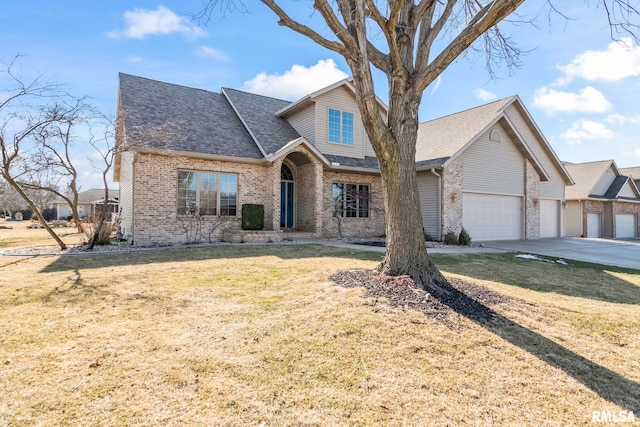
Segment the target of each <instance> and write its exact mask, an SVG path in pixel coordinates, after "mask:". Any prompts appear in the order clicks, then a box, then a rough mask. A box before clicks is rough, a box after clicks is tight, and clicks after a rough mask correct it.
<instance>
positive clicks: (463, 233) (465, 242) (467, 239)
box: [458, 227, 471, 246]
mask: <svg viewBox="0 0 640 427" xmlns="http://www.w3.org/2000/svg"><path fill="white" fill-rule="evenodd" d="M458 242H459V243H460V244H461V245H462V246H471V236H469V233H467V230H465V229H464V227H462V230H460V234H459V235H458Z"/></svg>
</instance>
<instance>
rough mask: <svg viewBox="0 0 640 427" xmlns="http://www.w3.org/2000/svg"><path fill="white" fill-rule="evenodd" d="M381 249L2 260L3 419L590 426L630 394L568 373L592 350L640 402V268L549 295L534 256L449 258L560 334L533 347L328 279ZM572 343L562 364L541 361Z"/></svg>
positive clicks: (444, 261) (544, 333) (455, 270)
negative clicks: (595, 292)
mask: <svg viewBox="0 0 640 427" xmlns="http://www.w3.org/2000/svg"><path fill="white" fill-rule="evenodd" d="M5 231H6V230H5ZM377 257H379V254H373V253H366V252H351V251H343V250H337V249H335V248H327V247H316V246H264V247H218V248H215V247H214V248H190V249H182V250H163V251H157V252H148V253H135V254H129V255H108V256H75V257H47V258H42V257H40V258H13V257H12V258H9V257H3V258H0V270H1V271H2V272H3V281H2V283H1V284H0V327H1V328H2V331H3V333H2V335H1V336H0V390H2V392H1V393H2V398H0V425H51V426H54V425H55V426H58V425H100V426H108V425H145V426H146V425H230V426H231V425H248V426H258V425H265V426H281V425H318V426H326V425H363V426H369V425H385V426H396V425H398V426H400V425H408V426H423V425H531V426H534V425H535V426H538V425H584V424H588V423H589V422H590V421H591V414H592V411H596V410H615V411H619V410H620V407H619V406H618V405H617V404H616V403H620V399H621V398H622V397H621V396H618V395H616V394H615V391H613V392H610V393H609V394H608V395H607V394H606V393H604V392H603V391H602V390H599V389H598V385H597V384H594V383H593V382H592V381H591V380H589V377H588V376H581V374H580V371H579V370H578V371H575V370H574V369H573V368H572V365H574V364H578V365H579V364H580V363H583V364H584V363H585V362H584V360H586V361H588V362H591V364H592V365H589V368H593V366H596V367H600V368H602V369H603V370H604V371H603V372H605V371H607V372H613V373H614V374H616V373H617V375H618V376H619V378H618V377H616V375H613V376H610V377H609V378H607V380H611V379H612V378H613V380H614V381H618V382H619V383H620V384H622V383H625V385H626V386H627V387H631V390H632V392H633V391H634V390H635V393H636V395H635V396H633V395H632V396H630V399H631V400H630V401H631V402H638V401H639V399H640V392H639V391H638V386H637V384H638V383H640V364H639V362H638V361H640V320H639V319H640V308H639V302H637V301H635V302H632V303H625V302H624V301H620V300H621V299H624V298H633V297H634V295H635V296H637V295H638V292H640V272H630V271H622V270H616V271H612V272H610V273H609V272H607V271H606V270H604V269H601V268H600V269H599V268H593V267H592V266H588V265H578V266H570V267H567V268H566V269H565V270H556V267H557V266H553V268H551V269H546V271H547V276H544V275H543V276H542V278H541V279H539V280H538V281H542V282H543V283H545V284H546V283H547V281H551V277H552V276H554V277H555V275H556V274H560V273H559V271H561V272H562V274H563V275H565V280H566V281H568V282H572V281H573V282H578V281H581V280H583V279H582V278H584V277H590V279H589V280H590V283H591V285H592V286H598V287H599V286H601V285H603V284H604V286H605V288H604V289H602V290H601V296H602V297H601V298H599V299H598V298H596V297H595V296H589V295H586V294H585V293H584V292H580V293H577V294H575V295H571V292H569V291H568V290H567V291H566V292H559V293H554V292H552V291H549V290H540V289H535V286H534V285H532V284H531V283H529V282H527V280H529V279H526V276H527V275H529V276H533V275H534V272H537V271H539V270H541V268H540V266H539V265H537V264H535V262H534V261H526V262H528V264H527V263H522V264H520V261H513V259H512V256H510V255H494V256H491V257H482V256H476V257H456V256H439V257H437V261H438V263H439V264H440V265H442V266H444V270H445V271H447V272H448V274H453V275H455V276H456V277H465V278H466V280H470V281H478V282H482V283H483V284H484V285H485V286H487V287H490V288H491V289H494V290H497V291H498V292H500V293H503V294H505V295H508V296H512V297H517V298H520V299H522V302H521V303H520V304H516V305H509V306H506V305H505V306H500V305H498V306H495V307H493V309H494V310H496V311H497V312H499V313H500V314H501V315H503V316H504V317H505V318H506V319H509V320H510V321H512V322H516V323H517V324H519V325H522V328H523V329H521V330H520V332H524V334H523V336H524V338H525V341H526V339H527V338H531V337H534V338H532V339H533V341H535V340H536V339H537V338H535V337H540V342H542V343H543V345H546V344H544V343H545V342H546V341H544V340H547V341H551V342H553V343H556V346H557V347H553V346H550V347H549V348H548V349H546V348H545V349H542V351H541V352H540V353H539V354H537V353H536V351H537V350H536V349H535V348H532V346H529V345H528V344H527V343H526V342H523V341H522V339H520V340H519V339H517V337H512V336H509V335H508V333H509V332H513V331H518V330H517V329H508V330H505V331H506V332H505V331H500V330H492V329H491V328H489V327H487V326H486V325H484V326H483V325H481V324H478V323H476V322H474V321H472V320H470V319H467V318H465V317H463V316H458V315H456V314H452V316H454V319H457V321H456V322H455V326H451V324H447V323H443V322H441V321H438V320H436V319H433V318H429V317H427V316H425V315H424V314H422V313H419V312H416V311H412V310H408V311H403V310H402V309H391V308H389V307H388V306H386V305H384V304H383V303H381V302H378V303H373V302H372V301H370V300H366V299H363V298H362V294H363V290H362V289H358V288H355V289H345V288H342V287H338V286H335V285H334V284H333V283H331V282H329V281H328V280H327V278H328V276H329V275H330V274H331V273H333V272H335V271H337V270H341V269H350V268H370V267H373V266H374V265H375V263H376V258H377ZM514 263H515V264H514ZM469 265H473V268H470V267H469ZM513 265H516V267H517V268H518V269H519V270H518V276H517V277H518V278H517V280H515V282H513V283H510V280H506V279H504V276H507V271H508V270H509V269H510V268H512V266H513ZM510 266H511V267H510ZM475 271H482V272H483V275H480V274H477V273H474V272H475ZM492 272H493V273H492ZM490 275H493V276H494V279H490V278H488V277H486V276H490ZM545 277H546V279H545ZM525 279H526V280H525ZM553 280H556V279H553ZM585 280H586V279H585ZM531 281H533V282H536V280H534V279H531ZM516 282H517V283H516ZM514 283H515V284H514ZM536 283H537V282H536ZM585 286H586V285H585ZM621 289H622V290H621ZM609 293H610V294H611V295H613V296H610V297H608V295H609ZM534 344H535V343H534ZM534 346H535V345H534ZM558 348H561V349H566V351H565V352H562V351H560V352H559V354H558V355H557V358H558V359H560V360H559V362H558V363H553V360H555V359H553V355H551V356H552V357H551V359H549V357H548V355H547V357H546V359H545V354H546V353H547V352H548V351H557V350H558ZM572 355H575V356H572ZM581 357H582V358H584V359H581ZM550 360H551V361H550ZM634 384H635V389H634V388H633V387H634ZM608 386H610V387H615V386H616V384H610V385H608ZM611 393H613V394H611ZM603 395H604V396H607V397H602V396H603ZM633 399H635V400H633ZM626 409H635V410H634V413H636V414H638V415H640V407H638V408H626ZM262 423H264V424H262Z"/></svg>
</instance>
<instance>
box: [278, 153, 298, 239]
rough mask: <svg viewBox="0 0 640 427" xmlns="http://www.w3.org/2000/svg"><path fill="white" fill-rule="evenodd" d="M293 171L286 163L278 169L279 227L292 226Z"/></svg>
mask: <svg viewBox="0 0 640 427" xmlns="http://www.w3.org/2000/svg"><path fill="white" fill-rule="evenodd" d="M294 200H295V198H294V197H293V173H292V172H291V169H290V168H289V166H287V165H286V164H284V163H283V164H282V168H281V169H280V227H281V228H293V209H294V206H293V205H294V203H293V201H294Z"/></svg>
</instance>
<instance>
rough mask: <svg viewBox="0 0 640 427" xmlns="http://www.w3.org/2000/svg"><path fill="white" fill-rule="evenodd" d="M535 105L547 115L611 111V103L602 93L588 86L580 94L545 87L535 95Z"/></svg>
mask: <svg viewBox="0 0 640 427" xmlns="http://www.w3.org/2000/svg"><path fill="white" fill-rule="evenodd" d="M533 105H534V106H535V107H537V108H540V109H541V110H544V112H545V113H547V114H554V113H559V112H563V113H567V112H581V113H604V112H607V111H609V110H611V103H609V101H607V99H606V98H605V97H604V95H603V94H602V92H600V91H599V90H597V89H595V88H593V87H591V86H587V87H586V88H584V89H582V90H581V91H580V92H579V93H573V92H562V91H558V90H554V89H549V88H548V87H543V88H540V89H538V90H536V92H535V93H534V94H533Z"/></svg>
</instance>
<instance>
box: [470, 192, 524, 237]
mask: <svg viewBox="0 0 640 427" xmlns="http://www.w3.org/2000/svg"><path fill="white" fill-rule="evenodd" d="M462 202H463V209H462V224H463V225H464V228H465V229H466V230H467V232H468V233H469V235H470V236H471V239H472V240H514V239H522V238H523V233H522V223H523V221H522V197H518V196H497V195H493V194H476V193H464V195H463V199H462Z"/></svg>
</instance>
